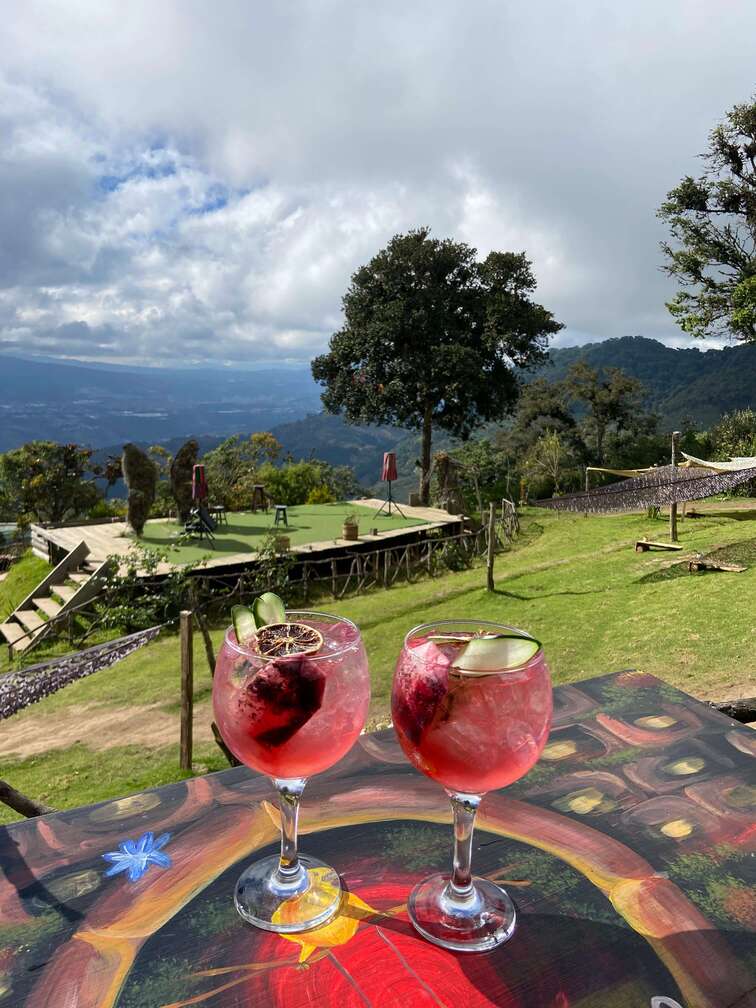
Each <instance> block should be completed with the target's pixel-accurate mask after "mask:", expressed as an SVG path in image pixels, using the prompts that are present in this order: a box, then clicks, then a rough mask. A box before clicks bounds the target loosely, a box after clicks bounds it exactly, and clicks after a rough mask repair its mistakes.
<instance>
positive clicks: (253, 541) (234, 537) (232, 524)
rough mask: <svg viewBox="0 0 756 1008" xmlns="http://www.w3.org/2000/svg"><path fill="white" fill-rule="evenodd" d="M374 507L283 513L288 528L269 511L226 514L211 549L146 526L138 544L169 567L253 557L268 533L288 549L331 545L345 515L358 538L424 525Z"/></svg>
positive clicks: (301, 508) (168, 529) (169, 529)
mask: <svg viewBox="0 0 756 1008" xmlns="http://www.w3.org/2000/svg"><path fill="white" fill-rule="evenodd" d="M375 512H376V509H375V508H368V507H363V506H358V505H354V504H349V503H348V502H343V501H342V502H340V503H338V504H301V505H298V506H293V507H290V508H288V520H289V524H288V527H284V526H283V525H276V526H274V524H273V517H274V512H273V510H272V509H271V510H270V511H268V512H267V513H266V512H264V511H257V512H255V513H254V514H253V513H252V512H251V511H234V512H229V515H228V524H225V523H223V524H220V525H218V528H217V530H216V532H215V541H214V543H213V544H212V547H211V546H210V545H209V544H208V542H207V540H203V541H202V542H200V541H195V542H186V539H185V537H184V536H183V528H182V526H180V525H179V524H178V523H177V522H175V521H168V520H166V521H151V522H148V523H147V525H146V526H145V529H144V534H143V535H142V538H141V540H140V542H142V543H143V544H144V545H145V546H147V547H152V548H157V549H161V550H164V549H169V550H170V554H169V559H170V560H171V561H172V562H174V563H187V562H195V561H198V560H201V559H203V558H204V557H206V556H209V557H211V558H217V557H219V556H222V555H224V554H228V555H230V554H235V553H253V552H254V551H255V550H257V549H259V547H260V545H261V543H262V542H263V540H264V539H265V537H266V536H268V535H270V533H271V532H276V533H280V534H281V535H286V536H288V537H289V539H290V540H291V545H292V546H303V545H304V544H306V543H315V542H331V541H333V540H334V539H337V538H341V534H342V528H341V527H342V525H343V523H344V519H345V518H346V517H347V516H348V515H355V517H357V519H358V522H359V529H360V534H362V535H364V534H366V533H368V534H369V533H370V532H371V530H372V529H374V528H377V529H378V531H379V533H380V532H387V531H390V530H392V529H401V528H410V527H411V526H413V525H423V524H425V523H424V522H423V521H422V520H420V519H418V518H402V517H401V516H399V515H397V514H392V515H391V517H390V518H389V517H388V516H387V515H386V513H385V512H384V513H383V514H381V515H376V513H375Z"/></svg>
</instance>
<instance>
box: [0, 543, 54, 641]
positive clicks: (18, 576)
mask: <svg viewBox="0 0 756 1008" xmlns="http://www.w3.org/2000/svg"><path fill="white" fill-rule="evenodd" d="M51 570H52V568H51V567H50V564H48V563H45V561H44V560H40V558H39V557H36V556H34V554H33V553H32V551H31V550H29V551H28V552H27V553H25V554H24V555H23V557H22V558H21V559H20V560H19V561H18V562H17V563H15V564H13V566H12V567H11V569H10V570H9V571H8V574H7V576H6V577H4V578H3V580H2V581H0V623H2V622H3V620H5V619H6V618H7V617H8V616H9V615H10V613H12V612H13V610H14V609H15V608H16V606H17V605H18V604H19V602H22V601H23V600H24V599H25V598H26V596H27V595H28V594H29V592H30V591H31V590H32V589H33V588H35V587H36V586H37V585H38V584H39V582H40V581H41V580H42V578H43V577H45V575H46V574H49V573H50V571H51Z"/></svg>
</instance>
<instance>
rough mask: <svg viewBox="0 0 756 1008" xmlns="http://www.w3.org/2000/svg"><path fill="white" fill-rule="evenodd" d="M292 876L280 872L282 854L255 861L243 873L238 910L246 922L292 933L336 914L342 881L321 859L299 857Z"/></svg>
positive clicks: (237, 892)
mask: <svg viewBox="0 0 756 1008" xmlns="http://www.w3.org/2000/svg"><path fill="white" fill-rule="evenodd" d="M299 865H300V871H299V872H298V873H296V874H295V875H294V876H293V877H292V879H290V880H284V879H282V877H281V876H280V875H279V872H278V866H279V860H278V856H275V857H267V858H263V859H262V861H255V863H254V864H251V865H250V866H249V868H247V869H245V871H243V872H242V873H241V875H240V876H239V881H238V882H237V883H236V888H235V890H234V903H235V905H236V909H237V910H238V911H239V913H240V915H241V916H242V917H243V918H244V920H245V921H248V923H250V924H254V925H255V926H256V927H259V928H264V929H265V930H266V931H277V932H279V933H281V934H290V933H293V932H296V931H307V930H308V929H309V928H315V927H319V926H320V925H321V924H325V923H326V922H327V921H329V920H330V919H331V917H333V916H334V914H335V913H336V911H337V910H338V909H339V903H340V902H341V881H340V880H339V876H338V875H337V874H336V872H335V871H334V870H333V868H329V867H328V865H327V864H324V863H323V862H322V861H319V860H318V859H317V858H313V857H307V856H306V855H301V854H300V856H299Z"/></svg>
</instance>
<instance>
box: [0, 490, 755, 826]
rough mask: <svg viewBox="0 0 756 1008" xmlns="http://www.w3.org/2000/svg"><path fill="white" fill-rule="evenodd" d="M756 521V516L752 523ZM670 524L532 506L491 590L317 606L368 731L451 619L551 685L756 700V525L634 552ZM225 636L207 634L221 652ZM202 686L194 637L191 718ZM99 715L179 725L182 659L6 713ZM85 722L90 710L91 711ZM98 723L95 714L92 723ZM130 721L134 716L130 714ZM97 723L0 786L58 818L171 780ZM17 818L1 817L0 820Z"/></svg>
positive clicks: (454, 589) (9, 773)
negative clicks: (545, 671) (432, 630)
mask: <svg viewBox="0 0 756 1008" xmlns="http://www.w3.org/2000/svg"><path fill="white" fill-rule="evenodd" d="M753 517H754V518H756V508H755V509H754V512H753ZM665 536H666V526H665V524H664V522H662V521H658V520H657V521H653V520H649V519H647V518H645V517H641V516H626V515H623V516H616V517H591V518H587V519H584V518H582V517H581V516H557V515H555V514H552V513H550V512H547V511H541V510H536V509H529V510H527V511H526V512H525V513H524V515H523V533H522V535H521V537H520V539H519V541H518V542H517V544H516V546H515V548H514V549H513V550H511V551H509V552H506V553H502V554H501V555H500V556H499V557H498V558H497V561H496V590H495V592H493V593H488V592H486V591H485V589H484V588H483V585H484V582H485V572H484V570H483V569H482V568H481V567H476V568H474V569H472V570H466V571H462V572H460V573H455V574H445V575H444V576H442V577H439V578H436V579H432V580H422V581H418V582H417V583H414V584H411V585H398V586H396V587H394V588H391V589H389V590H387V591H374V592H371V593H369V594H367V595H364V596H361V597H357V598H352V599H346V600H344V601H342V602H334V601H332V600H323V602H322V603H321V605H322V608H323V609H325V610H327V611H328V612H334V613H340V614H343V615H346V616H349V617H350V618H351V619H354V620H355V621H356V622H357V623H358V624H359V625H360V627H361V629H362V632H363V635H364V639H365V643H366V646H367V650H368V655H369V658H370V667H371V673H372V681H373V701H372V708H371V719H372V723H380V722H385V721H386V720H387V719H388V716H389V704H390V688H391V677H392V674H393V668H394V664H395V661H396V656H397V654H398V652H399V649H400V648H401V644H402V640H403V638H404V635H405V633H406V632H407V630H408V629H409V628H410V627H412V626H413V625H415V624H417V623H421V622H424V621H426V620H435V619H441V618H450V617H471V618H476V619H492V620H500V621H503V622H505V623H509V624H511V625H514V626H519V627H523V628H526V629H528V630H530V631H531V632H532V633H534V634H536V635H537V636H538V637H539V638H540V639H541V640H542V641H543V643H544V647H545V650H546V654H547V656H548V659H549V664H550V666H551V670H552V675H553V678H554V682H555V683H565V682H572V681H574V680H578V679H583V678H587V677H590V676H594V675H600V674H602V673H604V672H610V671H613V670H617V669H621V668H636V669H639V670H643V671H647V672H652V673H654V674H655V675H658V676H660V677H661V678H662V679H664V680H666V681H667V682H669V683H672V684H673V685H675V686H678V687H680V688H682V689H684V690H686V691H688V692H690V693H692V694H694V695H697V696H700V697H707V698H717V697H724V696H731V695H740V696H745V695H753V693H754V692H756V689H755V688H754V684H755V682H756V621H755V620H754V616H753V613H754V600H755V599H756V552H754V544H756V520H748V519H747V518H744V517H743V514H742V512H741V513H739V514H738V517H737V518H734V517H729V516H726V515H707V516H706V517H703V518H697V519H686V520H685V521H682V522H681V523H680V541H681V544H682V545H683V547H684V548H683V551H682V553H681V554H673V553H667V552H664V553H661V552H660V553H635V551H634V550H633V545H634V543H635V541H636V540H637V539H639V538H643V537H648V538H650V539H664V538H665ZM714 549H717V550H719V549H726V553H727V556H728V558H729V559H733V558H738V557H740V558H741V560H742V562H743V563H746V564H748V563H750V564H751V565H750V566H749V568H748V570H746V571H745V572H744V573H740V574H734V573H711V574H699V575H690V574H688V573H687V566H686V565H684V564H682V563H681V557H685V556H688V555H690V554H691V553H693V552H696V551H701V552H707V553H708V552H710V551H712V550H714ZM222 633H223V630H222V629H221V628H219V629H217V630H215V631H214V632H213V637H214V642H215V645H216V647H217V646H218V644H219V642H220V640H221V637H222ZM210 689H211V679H210V673H209V669H208V668H207V664H206V662H205V658H204V651H203V648H202V643H201V639H200V638H199V636H197V637H196V638H195V702H196V703H197V704H198V705H199V709H198V713H197V717H198V718H199V717H204V718H207V717H208V715H209V710H208V703H207V702H208V700H209V697H210ZM85 704H86V705H98V704H99V705H105V706H107V707H112V706H115V707H118V708H120V709H122V710H123V712H124V718H128V717H129V716H130V710H133V708H134V707H135V706H142V707H143V706H145V705H155V707H156V709H158V710H160V711H163V712H169V713H170V714H171V715H172V716H174V717H175V719H176V737H178V710H179V652H178V640H177V638H176V636H175V635H169V636H166V637H164V638H162V639H159V640H158V641H156V642H155V643H154V644H152V645H150V646H148V647H146V648H144V649H142V650H141V651H139V652H137V653H136V654H134V655H132V656H131V657H129V658H127V659H125V660H124V661H122V662H120V663H119V664H118V665H115V666H114V667H113V668H112V669H109V670H106V671H103V672H100V673H97V674H95V675H93V676H92V677H90V678H89V679H84V680H81V681H80V682H77V683H74V684H73V685H71V686H69V687H67V688H66V689H64V690H61V691H60V692H58V693H57V694H55V695H53V696H51V697H48V698H46V699H45V700H43V701H42V702H41V703H39V704H36V705H35V706H33V707H31V708H29V709H27V710H26V711H24V712H22V713H20V714H18V715H15V717H14V719H13V720H14V722H15V721H16V719H23V723H25V725H26V726H27V730H28V732H29V733H40V732H41V733H45V732H47V733H48V734H50V735H53V734H54V726H55V718H56V716H59V715H61V714H63V713H65V710H66V709H70V708H74V709H76V708H82V707H83V705H85ZM88 709H89V711H95V712H96V707H94V708H93V707H89V708H88ZM89 716H92V717H94V715H91V714H90V715H89ZM135 716H138V715H135ZM92 732H96V720H93V721H92V724H91V725H87V724H86V723H84V724H82V729H81V737H80V738H81V740H80V742H79V743H77V744H76V745H74V746H71V747H69V748H68V749H58V750H50V751H48V752H47V753H44V754H42V755H38V756H33V757H29V758H26V759H18V758H15V757H13V756H8V757H3V758H1V759H0V776H1V777H3V778H5V779H8V780H10V781H11V783H13V784H14V785H15V786H16V787H18V788H20V789H21V790H22V791H26V792H28V793H29V794H31V795H34V796H36V797H39V798H42V799H43V800H45V801H47V802H48V803H49V804H52V805H55V806H56V807H61V808H62V807H68V806H72V805H78V804H84V803H86V802H91V801H96V800H101V799H104V798H107V797H111V796H117V795H123V794H127V793H129V792H133V791H136V790H140V789H141V788H144V787H146V786H152V785H156V784H164V783H168V782H169V781H172V780H178V779H180V777H181V776H182V775H181V774H180V773H179V771H178V747H177V745H163V746H160V747H157V748H149V747H136V746H131V747H129V746H125V747H124V746H119V747H117V748H113V749H104V750H101V751H98V752H92V751H90V750H89V749H88V748H87V746H86V739H87V736H88V735H89V734H90V733H92ZM195 761H196V762H198V763H200V764H203V765H204V766H205V767H207V768H208V769H211V770H212V769H221V768H222V767H224V766H225V762H224V760H223V757H222V756H221V754H220V753H219V752H218V750H217V749H216V748H215V747H214V746H213V745H212V744H211V743H203V744H202V745H200V746H199V747H198V748H197V751H196V752H195ZM14 818H17V817H15V816H14V814H13V813H12V812H11V811H10V810H6V809H2V808H1V807H0V821H10V820H12V819H14Z"/></svg>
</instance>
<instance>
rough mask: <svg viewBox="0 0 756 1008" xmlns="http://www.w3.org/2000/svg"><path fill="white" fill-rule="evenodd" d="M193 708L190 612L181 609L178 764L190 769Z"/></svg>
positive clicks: (184, 768) (192, 650)
mask: <svg viewBox="0 0 756 1008" xmlns="http://www.w3.org/2000/svg"><path fill="white" fill-rule="evenodd" d="M193 708H194V647H193V634H192V612H191V610H190V609H182V611H181V749H180V757H179V766H180V768H181V769H182V770H191V769H192V715H193Z"/></svg>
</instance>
